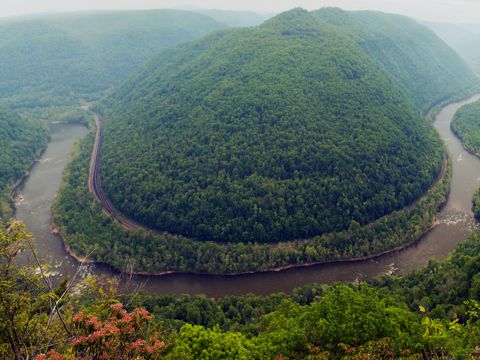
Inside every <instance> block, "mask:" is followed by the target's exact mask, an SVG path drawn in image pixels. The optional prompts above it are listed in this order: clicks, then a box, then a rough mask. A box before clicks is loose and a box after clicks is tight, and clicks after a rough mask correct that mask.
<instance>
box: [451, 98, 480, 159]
mask: <svg viewBox="0 0 480 360" xmlns="http://www.w3.org/2000/svg"><path fill="white" fill-rule="evenodd" d="M451 127H452V130H453V131H454V132H455V134H456V135H457V136H458V137H459V138H460V140H462V142H463V144H464V145H465V147H466V148H467V150H468V151H471V152H472V153H474V154H478V153H479V152H480V101H477V102H474V103H473V104H469V105H466V106H464V107H463V108H461V109H460V110H458V112H457V113H456V114H455V117H454V118H453V120H452V124H451Z"/></svg>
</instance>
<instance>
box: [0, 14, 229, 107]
mask: <svg viewBox="0 0 480 360" xmlns="http://www.w3.org/2000/svg"><path fill="white" fill-rule="evenodd" d="M223 27H225V25H223V24H221V23H219V22H217V21H215V20H213V19H212V18H210V17H208V16H205V15H201V14H196V13H192V12H187V11H175V10H151V11H116V12H95V13H73V14H56V15H45V16H38V17H29V18H18V19H16V18H13V19H12V20H3V21H2V22H0V63H1V64H2V66H1V67H0V104H1V105H4V106H5V105H6V106H9V107H10V108H15V109H21V110H32V109H38V108H46V107H52V106H66V105H70V104H72V103H74V104H77V103H78V101H79V99H82V98H84V99H86V100H90V99H94V98H97V97H98V96H99V95H101V94H102V93H103V92H104V91H105V90H106V89H108V88H109V87H111V86H112V85H114V84H116V83H118V82H119V81H121V80H123V79H125V78H126V77H127V76H128V74H129V73H130V72H131V71H132V70H134V69H136V68H138V67H139V66H141V65H142V64H143V63H144V62H145V61H146V60H147V59H148V58H149V57H151V56H152V55H154V54H155V53H157V52H158V51H159V50H161V49H163V48H166V47H169V46H172V45H177V44H179V43H182V42H186V41H190V40H193V39H195V38H198V37H199V36H201V35H204V34H206V33H208V32H210V31H212V30H216V29H220V28H223Z"/></svg>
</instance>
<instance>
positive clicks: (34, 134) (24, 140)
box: [0, 109, 48, 219]
mask: <svg viewBox="0 0 480 360" xmlns="http://www.w3.org/2000/svg"><path fill="white" fill-rule="evenodd" d="M47 140H48V131H47V128H46V127H45V126H43V125H42V124H40V123H38V122H35V121H31V120H27V119H25V118H23V117H20V116H18V115H17V114H15V113H13V112H11V111H9V110H5V109H0V147H1V151H0V219H1V218H2V217H9V216H11V209H10V205H9V201H10V193H9V190H11V185H12V184H13V183H14V182H15V181H18V180H20V178H21V177H22V176H24V175H25V170H26V169H27V168H28V167H29V166H30V164H31V163H32V162H33V160H34V159H35V158H36V157H37V156H38V154H39V152H40V151H41V150H42V149H43V147H44V146H45V145H46V143H47Z"/></svg>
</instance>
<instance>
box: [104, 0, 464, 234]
mask: <svg viewBox="0 0 480 360" xmlns="http://www.w3.org/2000/svg"><path fill="white" fill-rule="evenodd" d="M346 14H348V13H346ZM320 15H321V13H316V12H313V13H308V12H306V11H303V10H300V9H296V10H292V11H290V12H287V13H284V14H281V15H279V16H277V17H275V18H273V19H271V20H269V21H267V22H266V23H264V24H262V25H261V26H259V27H257V28H250V29H238V30H228V31H221V32H217V33H214V34H212V35H210V36H207V37H205V38H203V39H201V40H199V41H197V42H195V43H192V44H188V45H185V46H182V47H180V48H179V49H177V50H174V51H171V52H168V53H162V54H161V55H159V56H158V57H157V58H155V59H154V60H152V61H151V62H150V63H149V64H148V66H146V67H145V68H144V69H143V70H142V71H141V72H140V73H139V74H137V75H136V77H133V78H132V79H131V81H128V82H126V83H124V84H123V85H122V86H121V87H120V88H119V89H118V90H117V91H115V92H114V93H113V95H112V96H110V97H109V98H108V99H107V100H106V101H105V102H104V103H103V105H102V109H103V112H104V115H105V139H104V145H103V148H102V157H101V166H100V167H101V177H102V184H103V186H104V189H105V191H106V193H107V194H108V195H109V197H110V198H111V200H112V202H113V203H114V205H115V206H116V207H117V208H118V209H119V210H120V211H122V212H124V213H126V214H127V215H129V216H131V217H132V218H134V219H135V220H137V221H139V222H141V223H144V224H147V225H149V226H152V227H155V228H158V229H160V230H162V231H168V232H171V233H174V234H181V235H183V236H186V237H191V238H194V239H196V240H202V241H206V240H212V241H215V242H224V243H225V242H230V243H234V242H236V243H238V242H245V243H246V242H257V243H274V242H279V241H290V240H294V239H301V238H309V237H312V236H315V235H321V234H326V233H329V232H332V231H341V230H347V229H348V228H349V226H350V224H351V223H352V220H354V221H356V222H358V223H359V224H361V225H365V224H367V223H369V222H371V221H373V220H375V219H378V218H380V217H382V216H384V215H386V214H388V213H390V212H392V211H394V210H398V209H401V208H402V207H404V206H407V205H409V204H411V203H412V202H413V201H415V200H416V199H417V198H418V197H419V196H421V195H422V194H423V193H425V191H426V190H427V189H428V188H429V187H430V186H431V185H432V184H433V182H434V181H435V179H436V177H437V175H438V173H439V169H440V163H441V158H442V156H441V152H442V149H441V144H440V142H439V140H438V136H437V135H436V133H435V132H434V130H433V129H432V127H431V126H430V124H428V123H427V122H425V121H422V119H420V117H419V116H418V112H419V109H417V110H416V109H415V108H414V107H413V106H412V105H411V103H410V100H412V99H413V98H415V97H416V95H417V94H413V93H412V94H408V95H409V96H406V95H404V94H403V93H402V90H401V88H400V87H398V86H396V84H395V82H394V81H393V79H394V78H397V77H399V73H397V72H395V71H389V69H385V68H384V66H381V64H379V63H378V59H377V57H378V56H373V55H371V54H370V52H369V51H366V50H365V49H363V48H362V46H361V45H362V44H357V42H356V41H354V40H352V37H351V36H350V32H351V30H350V28H349V27H347V28H345V29H343V27H339V26H333V25H329V24H327V23H326V22H325V21H323V20H322V19H321V16H320ZM387 19H388V17H387ZM373 21H374V20H372V22H373ZM387 24H388V21H385V24H384V26H387ZM364 27H365V29H364V31H365V32H368V33H369V27H368V25H365V26H364ZM425 31H426V30H425ZM359 36H361V33H360V34H359ZM406 40H410V38H407V39H406ZM406 40H405V41H406ZM422 44H423V43H421V45H422ZM418 46H420V45H418ZM416 48H417V44H415V45H412V49H409V51H410V52H413V51H415V49H416ZM432 52H435V51H434V50H432ZM401 54H403V56H404V57H407V56H408V53H407V52H405V53H403V52H401ZM440 54H443V53H442V52H440ZM422 60H423V58H422ZM452 61H453V60H452ZM450 65H451V64H450ZM405 66H407V65H405ZM386 70H387V71H386ZM465 72H467V70H465ZM467 73H468V72H467ZM435 76H439V77H440V78H441V79H442V80H443V81H445V82H447V81H449V80H450V78H448V79H445V78H444V77H443V74H442V73H441V72H440V70H439V71H438V72H435ZM406 81H407V82H408V80H406ZM459 81H460V80H459ZM409 86H410V87H411V88H415V87H416V86H417V83H416V82H414V81H410V82H409ZM452 86H453V87H454V88H455V89H456V90H457V91H459V90H460V89H461V87H460V86H455V85H452ZM434 88H435V89H436V87H434ZM428 94H430V95H431V96H432V97H433V96H435V95H434V94H433V93H428ZM443 95H445V96H449V95H450V94H449V93H448V94H447V93H445V94H443ZM421 100H422V106H427V107H428V106H430V105H432V104H433V103H434V101H432V102H429V101H427V100H426V99H421ZM436 100H441V99H436Z"/></svg>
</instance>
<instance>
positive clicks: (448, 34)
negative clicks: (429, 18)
mask: <svg viewBox="0 0 480 360" xmlns="http://www.w3.org/2000/svg"><path fill="white" fill-rule="evenodd" d="M425 25H426V26H427V27H429V28H430V29H432V30H433V32H435V34H437V35H438V36H439V37H440V38H441V39H443V41H445V42H446V43H447V44H448V45H449V46H451V47H452V49H454V50H455V51H456V52H457V53H458V54H459V55H460V56H461V57H462V58H464V59H465V61H466V62H467V63H468V64H469V65H470V66H471V67H472V69H473V70H474V71H475V72H476V73H477V74H480V25H479V24H445V23H432V22H425Z"/></svg>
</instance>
